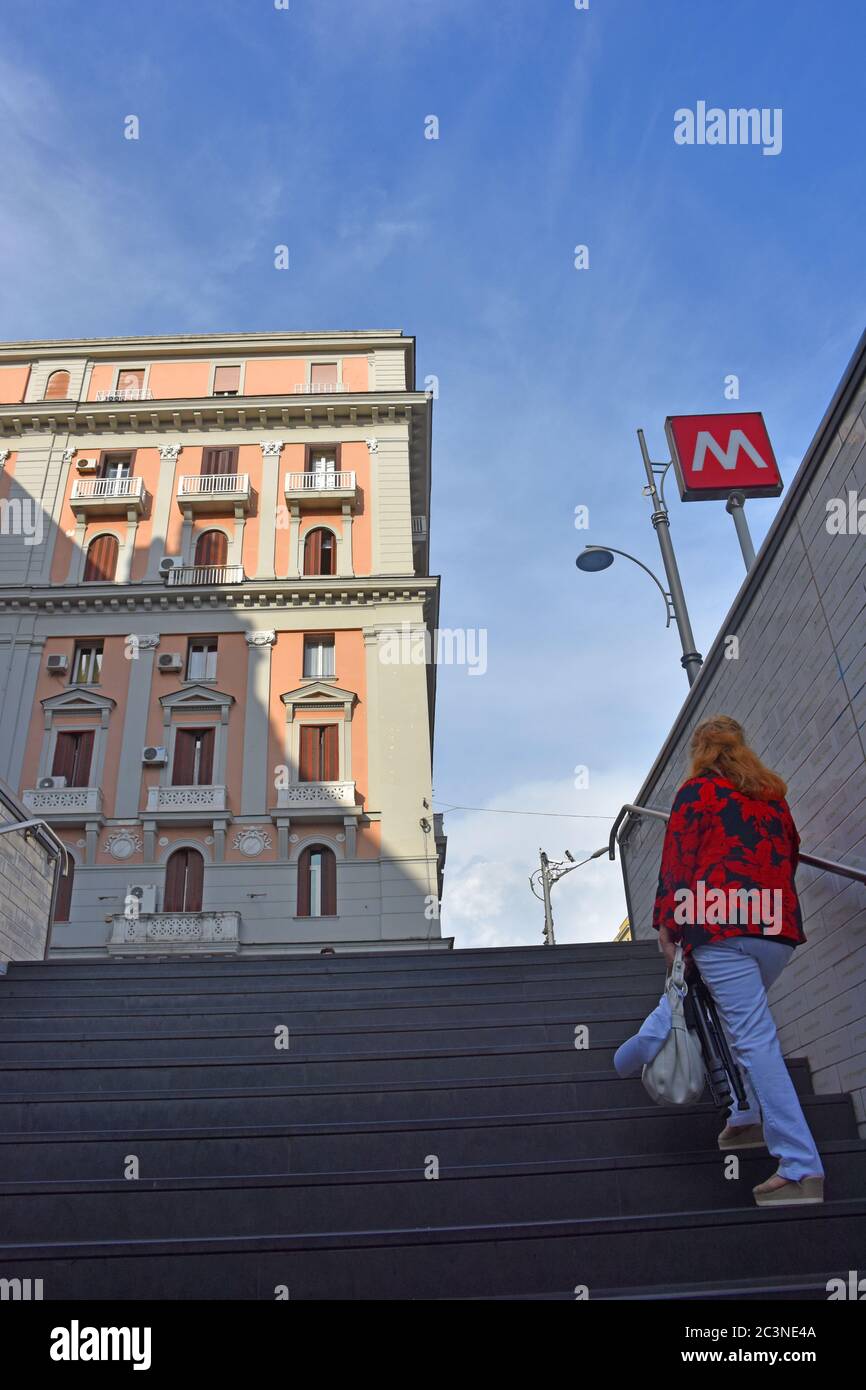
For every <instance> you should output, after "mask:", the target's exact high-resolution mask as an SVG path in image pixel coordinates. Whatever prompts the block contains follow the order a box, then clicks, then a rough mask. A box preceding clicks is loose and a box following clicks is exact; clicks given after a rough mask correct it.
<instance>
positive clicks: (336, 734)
mask: <svg viewBox="0 0 866 1390" xmlns="http://www.w3.org/2000/svg"><path fill="white" fill-rule="evenodd" d="M339 779H340V729H339V726H338V725H337V724H326V725H325V726H324V728H323V729H322V781H323V782H337V781H339Z"/></svg>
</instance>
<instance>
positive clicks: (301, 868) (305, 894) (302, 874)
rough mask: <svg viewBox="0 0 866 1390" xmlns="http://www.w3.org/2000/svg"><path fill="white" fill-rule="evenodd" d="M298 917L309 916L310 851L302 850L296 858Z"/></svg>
mask: <svg viewBox="0 0 866 1390" xmlns="http://www.w3.org/2000/svg"><path fill="white" fill-rule="evenodd" d="M297 915H298V916H299V917H309V915H310V851H309V849H304V850H302V851H301V853H300V855H299V856H298V913H297Z"/></svg>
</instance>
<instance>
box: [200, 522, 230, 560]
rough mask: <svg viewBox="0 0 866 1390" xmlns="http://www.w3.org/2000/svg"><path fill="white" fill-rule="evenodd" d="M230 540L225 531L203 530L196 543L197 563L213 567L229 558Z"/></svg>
mask: <svg viewBox="0 0 866 1390" xmlns="http://www.w3.org/2000/svg"><path fill="white" fill-rule="evenodd" d="M228 553H229V540H228V536H227V535H226V533H225V531H202V533H201V535H200V536H199V538H198V540H197V541H196V543H195V563H196V564H197V565H207V566H209V567H210V568H213V567H214V566H216V565H224V564H225V563H226V561H227V559H228Z"/></svg>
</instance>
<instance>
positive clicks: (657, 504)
mask: <svg viewBox="0 0 866 1390" xmlns="http://www.w3.org/2000/svg"><path fill="white" fill-rule="evenodd" d="M637 437H638V440H639V442H640V451H641V454H642V455H643V462H644V468H645V469H646V477H647V493H648V495H649V497H650V499H651V501H652V505H653V514H652V524H653V526H654V527H655V533H656V535H657V536H658V538H659V549H660V550H661V553H662V564H663V565H664V567H665V574H666V575H667V578H668V589H669V590H670V596H671V607H672V608H673V610H674V618H675V620H676V625H677V631H678V632H679V634H680V643H681V645H682V649H683V654H682V656H681V657H680V661H681V663H682V665H683V668H684V670H685V673H686V675H687V676H688V678H689V685H694V683H695V681H696V679H697V675H698V672H699V671H700V669H701V663H702V662H703V657H702V656H701V654H700V652H699V651H697V650H696V648H695V637H694V633H693V632H692V625H691V621H690V620H689V610H688V608H687V607H686V596H685V594H684V593H683V586H682V582H681V580H680V572H679V568H678V566H677V557H676V555H675V554H674V546H673V541H672V540H671V524H670V520H669V518H668V509H667V507H666V506H665V504H664V502H663V501H662V499H661V498H660V497H659V494H658V489H657V487H656V479H655V473H654V472H653V466H652V462H651V460H650V456H649V451H648V449H647V446H646V440H645V439H644V434H643V430H638V432H637Z"/></svg>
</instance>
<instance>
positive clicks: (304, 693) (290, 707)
mask: <svg viewBox="0 0 866 1390" xmlns="http://www.w3.org/2000/svg"><path fill="white" fill-rule="evenodd" d="M280 699H281V700H282V702H283V704H284V705H285V707H286V718H287V719H293V718H294V716H295V714H296V712H297V711H298V710H301V709H318V710H331V711H334V712H336V711H337V710H339V709H342V711H343V717H344V718H345V719H351V718H352V710H353V708H354V706H355V702H356V701H357V699H358V697H357V695H356V694H355V692H354V690H343V689H342V688H341V687H340V686H339V685H332V684H331V683H330V682H329V681H311V682H310V683H309V684H308V685H299V686H298V687H297V689H296V690H287V691H286V693H285V694H284V695H281V696H280Z"/></svg>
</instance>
